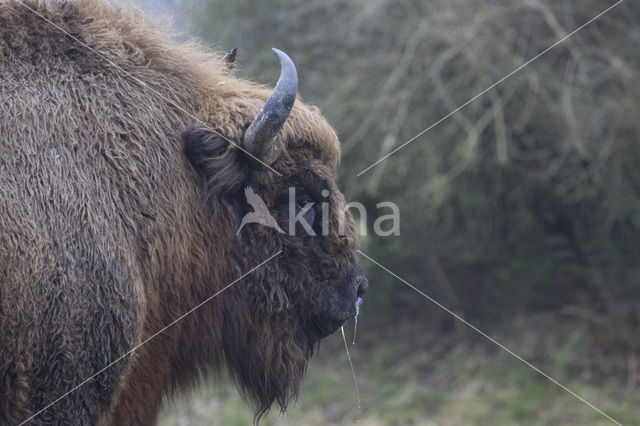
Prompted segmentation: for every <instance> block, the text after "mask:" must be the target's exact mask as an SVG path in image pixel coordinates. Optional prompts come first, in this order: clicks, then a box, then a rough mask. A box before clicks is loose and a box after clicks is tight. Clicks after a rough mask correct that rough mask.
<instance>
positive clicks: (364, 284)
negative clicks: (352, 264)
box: [357, 275, 369, 297]
mask: <svg viewBox="0 0 640 426" xmlns="http://www.w3.org/2000/svg"><path fill="white" fill-rule="evenodd" d="M357 281H358V293H357V294H358V297H362V295H363V294H365V293H366V291H367V289H368V288H369V281H367V277H365V276H364V275H360V276H359V277H358V278H357Z"/></svg>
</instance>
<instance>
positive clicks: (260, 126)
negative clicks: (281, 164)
mask: <svg viewBox="0 0 640 426" xmlns="http://www.w3.org/2000/svg"><path fill="white" fill-rule="evenodd" d="M272 50H273V51H274V52H275V54H276V55H278V59H280V78H279V79H278V83H276V87H275V89H273V93H272V94H271V96H269V99H268V100H267V103H266V104H264V106H263V107H262V110H260V113H258V115H257V116H256V118H255V120H253V123H251V125H250V126H249V128H248V129H247V131H246V132H245V133H244V139H243V140H242V146H243V148H244V149H246V150H247V151H249V152H250V153H251V154H252V155H254V156H255V157H257V158H259V159H260V160H261V161H262V162H264V163H266V164H269V165H270V164H272V163H273V162H274V161H275V160H276V159H277V158H278V155H279V150H280V149H279V147H278V144H277V143H276V136H278V132H279V131H280V129H282V126H283V125H284V122H285V121H286V120H287V117H289V113H290V112H291V108H293V103H294V102H295V100H296V94H297V93H298V72H297V71H296V66H295V65H294V64H293V61H292V60H291V58H290V57H289V56H287V54H286V53H284V52H283V51H281V50H278V49H275V48H274V49H272Z"/></svg>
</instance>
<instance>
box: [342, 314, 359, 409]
mask: <svg viewBox="0 0 640 426" xmlns="http://www.w3.org/2000/svg"><path fill="white" fill-rule="evenodd" d="M356 306H358V305H356ZM356 309H357V308H356ZM340 330H341V331H342V340H344V348H345V349H346V350H347V358H348V359H349V366H351V373H353V382H354V383H355V384H356V395H357V396H358V410H359V409H360V389H358V379H357V378H356V371H355V370H354V369H353V363H352V362H351V354H349V345H347V338H346V337H344V326H342V327H341V328H340Z"/></svg>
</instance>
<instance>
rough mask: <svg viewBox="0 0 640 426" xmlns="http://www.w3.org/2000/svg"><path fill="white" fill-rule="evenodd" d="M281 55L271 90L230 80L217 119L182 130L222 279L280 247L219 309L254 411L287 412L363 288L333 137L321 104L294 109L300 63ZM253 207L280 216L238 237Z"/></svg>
mask: <svg viewBox="0 0 640 426" xmlns="http://www.w3.org/2000/svg"><path fill="white" fill-rule="evenodd" d="M274 51H275V52H276V54H277V55H278V57H279V59H280V64H281V74H280V79H279V80H278V83H277V85H276V87H275V89H274V90H273V92H272V93H270V94H269V93H268V92H267V91H265V89H264V88H261V87H258V86H255V85H251V84H249V83H246V82H242V81H241V80H235V79H233V78H232V77H230V80H229V81H224V82H220V83H219V86H220V87H218V88H216V90H217V92H216V99H219V101H215V102H217V106H216V108H217V109H216V111H217V114H218V115H216V118H215V119H211V120H209V121H210V122H211V124H210V126H197V127H192V128H189V129H187V130H186V131H185V132H184V134H183V139H184V144H185V153H186V156H187V159H188V160H189V162H190V164H191V166H192V167H193V170H194V171H195V175H196V176H197V177H198V179H199V180H200V182H201V185H202V188H203V196H204V197H203V198H204V200H205V204H206V205H207V206H208V211H209V214H210V221H212V222H214V223H216V227H215V230H216V232H218V234H219V235H216V236H214V237H213V238H215V239H216V240H217V243H216V244H215V246H216V247H221V246H224V244H226V247H228V250H220V251H219V253H218V255H219V258H217V259H216V260H214V261H215V262H218V265H219V266H218V268H225V270H226V271H227V273H226V276H225V277H224V279H225V280H228V281H231V280H232V279H234V278H236V277H238V276H239V275H241V274H242V273H244V272H246V271H247V270H249V269H250V268H251V267H253V266H255V265H256V264H258V263H260V262H261V261H263V260H265V259H267V258H269V256H271V255H272V254H274V253H277V252H279V251H281V253H280V254H279V255H278V256H276V257H275V258H274V259H273V260H271V261H269V262H267V263H266V264H265V265H263V266H262V267H260V268H259V269H258V270H257V271H255V272H254V273H253V274H251V275H250V276H248V277H247V278H245V279H244V280H243V281H242V282H239V283H238V284H237V285H235V286H233V287H231V288H229V289H228V290H227V291H226V292H225V294H224V297H220V298H219V301H217V302H216V303H217V304H216V305H215V306H216V307H215V309H218V310H219V311H221V312H222V316H221V319H220V320H219V321H217V324H219V327H220V330H218V333H217V335H219V336H221V337H220V340H219V342H218V343H219V346H220V348H221V349H222V350H221V353H222V354H223V355H222V360H223V361H224V363H225V364H226V365H227V366H228V369H229V370H230V372H231V374H232V376H233V377H234V378H235V380H236V382H237V383H238V384H239V387H240V389H241V390H242V391H243V392H244V394H245V395H247V396H248V397H250V398H251V399H253V400H254V401H255V402H256V416H257V418H259V417H260V415H262V414H263V413H264V412H265V411H267V410H268V409H269V407H270V406H271V404H272V403H273V402H274V401H277V402H278V404H279V405H280V407H281V409H282V410H285V409H286V406H287V402H288V401H289V399H290V398H291V397H292V396H295V395H296V393H297V390H298V388H299V385H300V382H301V379H302V376H303V374H304V372H305V369H306V366H307V362H308V360H309V358H310V356H311V355H312V353H313V351H314V347H315V346H316V344H317V343H318V341H319V340H320V339H322V338H323V337H326V336H328V335H329V334H331V333H333V332H334V331H336V330H337V329H338V328H339V327H340V326H341V325H342V324H343V323H344V322H345V321H346V320H347V319H349V318H353V317H354V315H355V312H356V311H355V303H356V298H357V297H358V296H360V295H361V294H362V293H363V292H364V291H365V290H366V288H367V281H366V279H365V277H364V275H363V273H362V270H361V269H360V266H359V265H358V262H357V257H356V256H357V254H356V248H357V236H356V232H355V228H354V225H353V220H352V218H351V217H350V216H349V215H348V213H345V212H344V206H345V200H344V197H343V196H342V194H341V193H340V191H339V190H338V188H337V186H336V182H335V181H336V167H337V164H338V158H339V142H338V139H337V136H336V135H335V132H334V131H333V130H332V129H331V127H330V126H329V125H328V124H327V122H326V121H325V119H324V118H323V117H322V115H321V114H320V113H319V111H318V110H317V108H314V107H309V106H306V105H304V104H302V103H300V102H297V103H296V105H295V107H294V102H295V99H296V92H297V85H298V76H297V72H296V68H295V66H294V64H293V62H292V61H291V59H290V58H289V57H288V56H287V55H286V54H284V53H283V52H281V51H278V50H276V49H274ZM225 84H226V85H228V86H229V89H228V92H225ZM222 100H224V101H222ZM220 110H223V111H225V113H224V114H223V116H224V118H223V119H221V118H220V112H219V111H220ZM258 110H259V111H258ZM216 121H217V122H216ZM208 124H209V123H208ZM247 188H250V190H246V189H247ZM247 194H250V197H249V198H250V199H249V200H248V199H247V196H246V195H247ZM251 198H254V199H256V200H258V199H259V200H258V201H255V202H253V203H252V200H251ZM256 203H258V204H260V205H262V206H264V207H265V209H266V210H268V214H269V215H270V217H271V218H273V219H274V222H275V223H274V224H273V226H266V225H265V223H264V222H263V223H248V224H246V226H244V227H243V228H242V230H241V232H239V233H237V230H238V228H239V226H240V225H241V221H242V218H243V217H245V216H246V215H247V213H251V212H253V211H254V209H255V208H256ZM292 216H295V217H298V219H301V220H298V221H297V222H295V223H294V219H295V218H294V217H292ZM303 222H304V223H303ZM243 225H245V224H243ZM221 284H222V283H221Z"/></svg>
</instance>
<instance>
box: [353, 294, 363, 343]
mask: <svg viewBox="0 0 640 426" xmlns="http://www.w3.org/2000/svg"><path fill="white" fill-rule="evenodd" d="M360 305H362V297H358V298H357V299H356V317H355V318H354V323H353V342H352V343H351V344H352V345H355V344H356V332H357V331H358V315H360Z"/></svg>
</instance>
